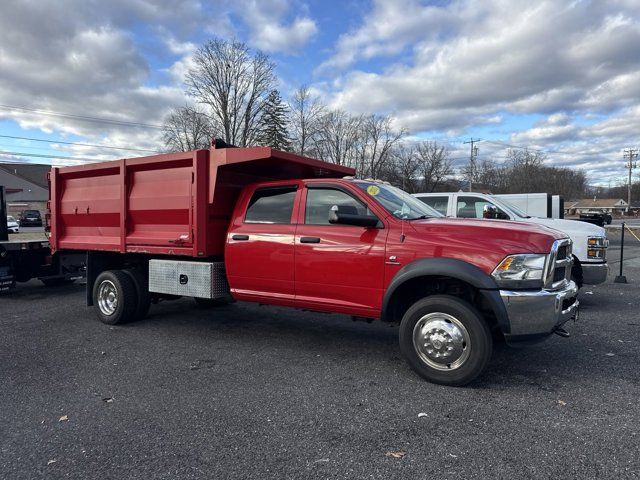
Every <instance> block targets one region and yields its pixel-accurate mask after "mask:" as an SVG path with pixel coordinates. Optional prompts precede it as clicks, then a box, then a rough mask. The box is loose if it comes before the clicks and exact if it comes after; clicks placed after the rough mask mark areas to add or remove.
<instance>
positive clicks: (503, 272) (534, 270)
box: [491, 253, 547, 288]
mask: <svg viewBox="0 0 640 480" xmlns="http://www.w3.org/2000/svg"><path fill="white" fill-rule="evenodd" d="M546 262H547V255H545V254H540V253H536V254H521V255H509V256H508V257H506V258H505V259H504V260H502V261H501V262H500V263H499V264H498V266H497V267H496V268H495V269H494V270H493V273H492V274H491V275H492V276H493V278H494V279H495V280H496V283H497V284H498V286H500V287H502V288H542V276H543V274H544V267H545V263H546Z"/></svg>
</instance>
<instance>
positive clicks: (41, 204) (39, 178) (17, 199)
mask: <svg viewBox="0 0 640 480" xmlns="http://www.w3.org/2000/svg"><path fill="white" fill-rule="evenodd" d="M49 170H51V167H50V166H48V165H35V164H34V165H25V164H19V165H18V164H7V163H0V185H2V186H4V187H5V190H6V192H7V212H8V214H9V215H13V216H16V215H17V214H19V213H20V212H21V211H22V210H27V209H32V210H39V211H40V213H42V214H43V215H44V212H45V210H46V208H47V200H49V184H48V180H47V174H48V173H49Z"/></svg>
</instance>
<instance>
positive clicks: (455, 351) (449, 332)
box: [413, 312, 471, 370]
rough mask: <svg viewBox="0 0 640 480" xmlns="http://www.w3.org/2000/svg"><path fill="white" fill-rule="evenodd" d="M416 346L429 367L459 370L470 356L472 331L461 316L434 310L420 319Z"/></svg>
mask: <svg viewBox="0 0 640 480" xmlns="http://www.w3.org/2000/svg"><path fill="white" fill-rule="evenodd" d="M413 348H414V349H415V351H416V352H417V353H418V356H419V357H420V359H421V360H422V361H423V362H424V363H426V364H427V365H428V366H430V367H432V368H434V369H436V370H455V369H457V368H460V367H461V366H462V365H464V363H465V362H466V361H467V359H468V358H469V355H470V354H471V340H470V337H469V332H468V331H467V329H466V328H465V326H464V325H463V324H462V323H461V322H460V321H459V320H458V319H457V318H455V317H453V316H452V315H449V314H447V313H442V312H434V313H429V314H427V315H425V316H424V317H422V318H420V320H418V321H417V322H416V324H415V326H414V328H413Z"/></svg>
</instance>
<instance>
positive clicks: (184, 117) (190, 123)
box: [162, 105, 215, 152]
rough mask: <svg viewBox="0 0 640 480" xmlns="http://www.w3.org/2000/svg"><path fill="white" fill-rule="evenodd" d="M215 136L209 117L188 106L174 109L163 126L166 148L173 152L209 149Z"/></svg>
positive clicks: (163, 138)
mask: <svg viewBox="0 0 640 480" xmlns="http://www.w3.org/2000/svg"><path fill="white" fill-rule="evenodd" d="M214 136H215V130H214V128H213V126H212V125H211V120H210V119H209V117H207V115H205V114H204V112H202V111H201V110H199V109H198V108H196V107H190V106H188V105H185V106H184V107H179V108H176V109H174V110H173V111H172V112H171V113H170V114H169V115H168V116H167V117H166V118H165V121H164V124H163V132H162V140H163V142H164V145H165V148H167V150H169V151H172V152H187V151H189V150H197V149H199V148H209V147H210V145H211V140H212V139H213V138H214Z"/></svg>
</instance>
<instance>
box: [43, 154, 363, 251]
mask: <svg viewBox="0 0 640 480" xmlns="http://www.w3.org/2000/svg"><path fill="white" fill-rule="evenodd" d="M353 174H354V170H353V169H350V168H347V167H344V166H339V165H332V164H328V163H326V162H322V161H320V160H316V159H312V158H307V157H301V156H298V155H294V154H291V153H286V152H280V151H277V150H273V149H271V148H268V147H252V148H224V149H215V148H214V149H212V150H195V151H191V152H182V153H172V154H165V155H156V156H152V157H142V158H132V159H123V160H117V161H111V162H103V163H95V164H90V165H83V166H79V167H65V168H54V169H53V170H52V172H51V175H50V194H49V195H50V201H49V209H50V212H51V247H52V250H54V251H57V250H101V251H112V252H121V253H151V254H165V255H187V256H192V257H213V256H222V254H223V252H224V244H225V237H226V233H227V229H228V227H229V224H230V221H231V215H232V213H233V210H234V207H235V204H236V200H237V198H238V196H239V195H240V192H241V191H242V189H243V188H244V187H246V186H247V185H249V184H252V183H256V182H262V181H270V180H283V179H294V178H295V179H301V178H318V177H327V178H330V177H334V178H335V177H341V176H344V175H353Z"/></svg>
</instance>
